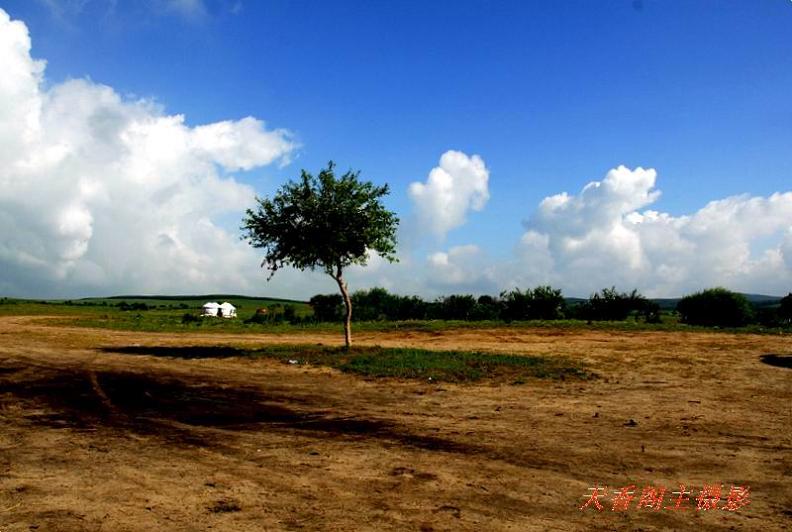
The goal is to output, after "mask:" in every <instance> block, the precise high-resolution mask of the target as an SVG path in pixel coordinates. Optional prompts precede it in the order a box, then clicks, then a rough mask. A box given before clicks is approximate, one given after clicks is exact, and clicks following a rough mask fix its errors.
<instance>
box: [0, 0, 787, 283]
mask: <svg viewBox="0 0 792 532" xmlns="http://www.w3.org/2000/svg"><path fill="white" fill-rule="evenodd" d="M0 7H2V8H3V9H4V10H5V11H7V13H8V14H9V15H10V17H11V18H12V19H19V20H22V21H24V23H25V24H26V26H27V28H28V30H29V33H30V36H31V39H32V50H31V55H32V56H33V57H34V58H43V59H46V61H47V66H46V74H45V78H46V84H48V85H50V86H54V85H57V84H59V83H62V82H63V81H64V80H67V79H70V78H77V79H82V78H89V79H90V80H91V81H92V82H93V83H95V84H102V85H107V86H110V87H112V88H113V90H114V91H115V92H116V93H118V94H120V95H122V96H125V97H127V98H131V99H135V98H141V97H142V98H146V99H153V100H155V101H156V102H158V103H159V104H161V105H162V106H163V107H164V110H163V113H164V114H167V115H173V114H183V115H184V116H185V121H186V124H187V125H188V126H198V125H201V124H207V123H213V122H218V121H222V120H238V119H242V118H244V117H247V116H253V117H256V118H258V119H261V120H263V121H265V123H266V127H267V128H270V129H272V128H284V129H287V130H289V131H290V132H291V133H292V134H293V136H294V139H296V140H297V141H298V142H299V144H300V147H299V148H296V149H295V150H294V151H293V152H292V154H291V156H290V159H291V163H290V164H286V165H284V166H281V165H279V164H268V165H259V166H257V167H255V168H253V169H251V170H249V171H244V170H242V171H240V170H237V171H235V172H231V173H232V174H233V176H234V177H235V178H236V180H238V181H239V182H241V183H244V184H248V185H251V186H252V187H253V188H254V189H255V190H256V191H257V192H258V193H259V194H268V193H271V192H272V191H274V190H275V188H276V187H277V186H278V185H279V184H281V183H282V182H283V181H284V180H286V179H288V178H292V177H296V176H297V174H298V172H299V169H300V168H307V169H309V170H316V169H318V168H319V167H320V166H321V165H323V164H324V162H326V161H327V160H329V159H333V160H335V161H336V162H337V163H338V164H339V166H340V167H341V168H348V167H352V168H355V169H359V170H361V171H362V175H363V176H364V177H366V178H369V179H372V180H374V181H377V182H387V183H389V184H390V185H391V187H392V190H393V193H392V196H391V197H390V198H389V199H388V203H389V205H390V206H391V207H392V208H393V209H395V210H396V211H398V212H399V214H400V215H401V216H402V217H403V218H405V219H406V218H409V217H411V216H413V213H414V211H415V206H414V204H413V202H412V201H411V198H410V195H409V194H408V187H409V184H410V183H412V182H423V181H425V180H426V178H427V174H428V173H429V171H430V170H432V168H433V167H435V166H437V165H438V160H439V158H440V156H441V155H442V154H443V153H445V152H446V151H447V150H458V151H460V152H463V153H465V154H467V155H473V154H477V155H479V156H480V157H481V158H482V159H483V161H484V163H485V164H486V167H487V169H488V172H489V182H488V194H489V199H488V201H487V202H486V205H485V207H484V208H482V209H481V210H480V211H475V210H469V211H468V212H467V213H466V220H467V221H466V223H464V224H462V225H458V226H455V227H454V228H452V229H450V230H449V231H447V233H446V234H444V235H443V237H442V238H439V239H437V238H435V239H428V240H420V239H418V240H417V243H416V244H415V246H414V249H412V250H411V251H410V253H413V254H414V259H415V260H416V261H419V260H421V259H422V257H424V256H426V255H431V254H432V253H435V252H443V253H448V251H449V250H450V249H451V248H454V247H459V246H465V245H475V246H476V247H477V248H478V250H479V252H482V253H485V254H486V256H487V257H488V259H489V260H493V261H494V260H500V261H506V260H513V259H514V253H515V251H514V249H515V246H516V245H517V243H518V241H520V239H521V236H522V235H523V234H524V233H525V232H526V230H531V227H532V224H534V225H535V223H534V222H531V218H532V217H534V218H536V217H537V216H538V215H537V209H538V206H539V203H540V202H541V201H542V199H543V198H545V197H548V196H552V195H555V194H558V193H561V192H568V193H569V194H570V195H572V196H574V195H577V194H579V193H580V191H581V189H582V187H583V186H584V185H586V183H588V182H590V181H593V180H602V179H603V178H604V177H605V176H606V174H607V172H608V171H609V170H611V169H613V168H617V167H618V166H620V165H625V166H626V167H627V168H630V169H634V168H636V167H639V166H640V167H644V168H653V169H656V171H657V180H656V188H657V189H659V190H661V191H662V195H660V196H659V198H658V199H656V200H655V201H654V202H652V203H651V205H649V204H646V205H641V206H640V207H641V208H649V209H652V210H656V211H660V212H664V213H668V214H669V215H671V216H674V217H684V216H690V215H692V214H694V213H695V212H697V211H698V210H699V209H701V208H703V207H704V206H705V205H706V204H707V203H708V202H710V201H713V200H721V199H724V198H728V197H731V196H734V195H740V194H747V195H748V196H751V197H761V198H768V197H770V195H771V194H773V193H775V192H782V193H784V192H787V191H789V190H790V189H791V188H792V187H790V183H792V179H791V178H792V101H791V100H790V94H792V53H790V50H792V2H789V1H785V0H756V1H750V2H749V1H744V0H742V1H726V0H720V1H696V2H692V1H681V0H680V1H673V0H666V1H654V0H642V1H639V0H636V1H632V0H623V1H622V0H608V1H604V0H603V1H546V2H539V1H536V2H529V1H520V2H505V1H504V2H484V1H453V2H445V1H434V2H418V1H414V2H413V1H399V2H381V1H373V2H363V1H355V2H341V1H333V2H315V1H314V2H297V1H290V2H286V1H251V0H247V1H246V0H240V1H236V0H228V1H225V0H203V1H201V0H148V1H141V2H112V1H110V0H79V1H78V0H74V1H68V0H64V1H62V2H59V1H56V0H38V1H30V0H25V1H19V2H15V1H4V2H0ZM785 212H786V211H784V213H785ZM781 216H782V217H783V216H785V214H782V215H781ZM217 218H218V219H219V220H221V221H220V222H218V223H220V224H221V225H223V226H224V227H228V225H229V223H230V222H229V220H236V219H237V218H238V216H237V214H236V213H235V212H234V211H231V212H227V213H223V214H222V215H218V217H217ZM537 223H538V222H537ZM231 225H233V224H231ZM786 225H790V224H786ZM785 229H786V226H785V225H784V223H783V221H782V222H781V223H780V225H779V224H778V223H776V224H775V225H774V226H773V229H772V230H770V229H768V231H767V234H765V235H759V236H756V235H754V236H750V237H746V238H748V241H747V244H748V245H749V247H751V248H752V249H753V248H756V247H757V246H759V248H760V249H758V250H755V251H756V252H757V253H761V252H763V251H764V250H765V249H766V248H772V247H773V246H776V245H778V246H781V247H783V243H781V239H783V234H784V231H785ZM548 231H549V230H548ZM546 232H547V231H546ZM548 234H549V233H548ZM550 247H551V248H552V247H553V246H552V238H551V245H550ZM438 250H440V251H438ZM518 254H519V253H518ZM554 258H555V260H556V262H558V260H559V257H557V256H556V257H554ZM713 260H716V259H713ZM790 260H791V261H792V259H790ZM556 273H557V274H558V275H556V276H555V277H553V276H551V277H549V279H551V280H562V277H563V273H559V272H556ZM782 273H783V274H784V275H785V274H786V272H782ZM559 275H560V277H559ZM540 277H541V276H540ZM782 278H783V277H782ZM542 279H548V277H546V276H545V277H543V278H542ZM542 279H539V277H537V278H536V280H537V281H540V280H542ZM636 279H639V280H638V281H636V284H638V285H641V284H642V283H643V281H640V279H643V278H636ZM694 280H696V282H700V281H701V279H699V278H695V277H691V278H690V281H689V283H688V284H685V283H682V284H679V285H678V287H673V286H671V285H668V286H666V288H662V286H661V284H658V283H654V284H652V282H649V281H646V282H645V283H643V286H644V287H646V288H647V289H649V290H655V291H658V292H661V291H663V290H681V289H683V288H685V289H686V288H688V287H689V286H692V285H691V283H693V282H694ZM713 280H716V279H713ZM727 280H728V279H727ZM504 282H505V281H504ZM784 282H785V281H784ZM493 283H494V284H492V286H490V285H482V284H478V285H476V284H475V282H474V283H473V284H471V285H470V286H469V287H468V288H470V289H471V290H475V289H476V287H479V288H481V289H482V290H483V289H484V288H485V286H486V287H489V288H492V287H495V286H494V285H496V284H498V283H497V282H495V281H493ZM736 283H737V284H738V285H740V287H741V288H751V287H749V286H743V285H745V284H746V283H747V284H750V282H749V280H745V279H743V280H738V281H736ZM740 283H743V284H740ZM763 283H764V284H763ZM561 284H564V283H563V280H562V282H561ZM609 284H618V279H614V281H613V283H609ZM572 285H574V283H573V284H572ZM572 285H570V286H572ZM757 285H759V286H758V287H757V288H765V287H766V288H768V289H776V290H778V289H781V288H782V287H781V286H779V285H773V284H772V283H770V284H769V285H767V284H766V283H765V281H761V282H758V283H757ZM790 285H792V283H790ZM461 287H462V288H465V287H466V286H465V285H464V284H463V285H461ZM625 288H626V287H625ZM583 289H584V287H579V288H578V290H579V291H584V290H583ZM429 291H430V292H431V290H429ZM660 295H676V294H660Z"/></svg>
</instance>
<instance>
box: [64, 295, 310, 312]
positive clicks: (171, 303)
mask: <svg viewBox="0 0 792 532" xmlns="http://www.w3.org/2000/svg"><path fill="white" fill-rule="evenodd" d="M71 301H72V302H73V303H75V304H83V305H110V306H117V305H118V304H120V303H122V302H124V303H126V304H128V305H133V304H135V303H145V304H146V305H148V306H149V307H171V308H173V307H179V308H198V307H200V306H201V305H203V304H204V303H206V302H207V301H216V302H218V303H222V302H224V301H228V302H229V303H231V304H232V305H234V306H235V307H237V308H239V309H242V308H246V309H249V308H260V307H266V306H269V305H276V304H291V305H296V306H298V307H305V306H307V305H308V303H307V302H306V301H300V300H298V299H284V298H279V297H266V296H261V297H256V296H243V295H238V294H199V295H177V296H165V295H140V294H130V295H121V296H109V297H84V298H81V299H73V300H71ZM58 302H64V301H63V300H60V301H52V303H58Z"/></svg>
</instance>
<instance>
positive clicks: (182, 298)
mask: <svg viewBox="0 0 792 532" xmlns="http://www.w3.org/2000/svg"><path fill="white" fill-rule="evenodd" d="M91 299H99V300H102V299H123V300H129V299H140V300H146V299H157V300H162V301H199V300H200V301H213V300H215V299H222V300H225V301H227V300H229V299H248V300H256V301H260V300H266V301H282V302H284V303H307V301H301V300H299V299H285V298H281V297H267V296H241V295H237V294H204V295H188V296H161V295H153V296H141V295H130V296H109V297H85V298H82V299H80V301H87V300H91Z"/></svg>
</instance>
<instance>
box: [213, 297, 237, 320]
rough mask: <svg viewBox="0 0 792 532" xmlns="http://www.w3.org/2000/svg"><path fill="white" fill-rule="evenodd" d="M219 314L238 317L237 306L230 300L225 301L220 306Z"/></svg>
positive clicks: (226, 316) (225, 316)
mask: <svg viewBox="0 0 792 532" xmlns="http://www.w3.org/2000/svg"><path fill="white" fill-rule="evenodd" d="M217 315H218V316H222V317H224V318H236V307H235V306H234V305H232V304H231V303H229V302H228V301H224V302H223V304H222V305H220V306H219V307H218V310H217Z"/></svg>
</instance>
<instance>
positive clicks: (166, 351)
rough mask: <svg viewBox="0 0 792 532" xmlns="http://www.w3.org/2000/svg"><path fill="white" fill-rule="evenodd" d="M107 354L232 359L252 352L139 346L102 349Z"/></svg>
mask: <svg viewBox="0 0 792 532" xmlns="http://www.w3.org/2000/svg"><path fill="white" fill-rule="evenodd" d="M101 351H104V352H105V353H121V354H123V355H151V356H155V357H172V358H182V359H187V360H190V359H195V358H231V357H241V356H250V350H244V349H238V348H236V347H231V346H224V345H194V346H137V345H129V346H122V347H102V348H101Z"/></svg>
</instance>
